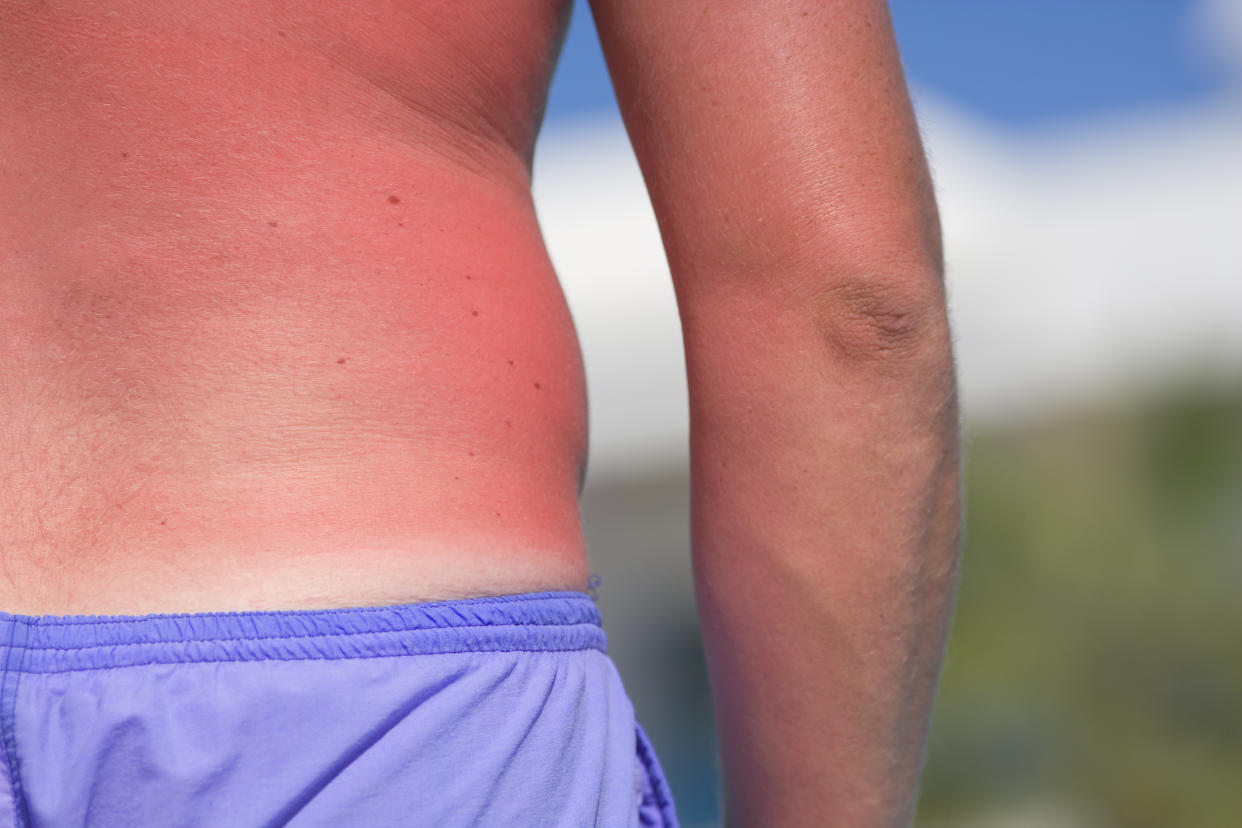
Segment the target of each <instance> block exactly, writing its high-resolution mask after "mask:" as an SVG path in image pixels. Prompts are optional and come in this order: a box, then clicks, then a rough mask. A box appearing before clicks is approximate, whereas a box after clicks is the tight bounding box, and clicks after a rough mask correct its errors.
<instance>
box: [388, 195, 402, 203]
mask: <svg viewBox="0 0 1242 828" xmlns="http://www.w3.org/2000/svg"><path fill="white" fill-rule="evenodd" d="M388 203H389V204H400V203H401V199H399V198H397V197H396V196H395V195H390V196H389V197H388Z"/></svg>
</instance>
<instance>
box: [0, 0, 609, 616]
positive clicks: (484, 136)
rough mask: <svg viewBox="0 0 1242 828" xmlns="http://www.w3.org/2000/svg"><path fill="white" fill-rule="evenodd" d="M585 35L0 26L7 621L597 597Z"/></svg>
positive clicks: (432, 24) (402, 16)
mask: <svg viewBox="0 0 1242 828" xmlns="http://www.w3.org/2000/svg"><path fill="white" fill-rule="evenodd" d="M49 6H50V8H49ZM568 14H569V5H568V3H562V2H508V1H506V2H457V1H455V2H444V3H438V4H428V3H418V4H410V3H405V2H398V0H388V1H381V0H368V2H360V3H350V4H333V3H319V4H311V5H309V6H307V5H305V4H295V3H283V2H257V3H246V4H237V3H233V2H227V3H225V2H202V0H196V2H194V3H181V2H169V0H133V1H132V2H123V3H122V2H109V3H98V2H93V1H92V2H85V0H84V2H72V3H65V2H61V3H52V4H32V3H25V2H13V0H0V17H3V19H4V20H5V25H4V26H3V27H0V70H2V71H0V113H2V117H0V159H2V165H0V354H3V355H4V356H3V359H4V365H3V375H2V376H3V379H2V381H0V610H4V611H8V612H20V613H55V614H62V613H76V612H86V613H141V612H184V611H202V610H242V609H279V608H301V607H331V606H365V605H374V604H391V603H401V602H406V601H414V600H430V599H437V598H452V597H461V596H467V595H486V594H500V593H507V592H522V591H532V590H539V589H575V590H580V591H584V590H585V589H586V581H587V564H586V555H585V544H584V541H583V537H582V529H581V525H580V523H579V517H578V504H577V495H578V491H579V486H580V483H581V479H582V473H583V469H584V464H585V458H586V446H587V436H586V389H585V380H584V375H583V369H582V362H581V356H580V353H579V350H578V344H577V339H576V336H575V332H574V327H573V322H572V320H571V318H570V315H569V312H568V308H567V306H566V304H565V301H564V297H563V295H562V294H561V291H560V287H559V285H558V283H557V280H556V274H555V272H554V271H553V269H552V266H551V264H550V262H549V260H548V257H547V252H546V250H545V248H544V245H543V242H542V238H541V236H540V232H539V227H538V224H537V223H536V219H535V213H534V208H533V205H532V202H531V198H530V192H529V174H530V159H531V155H532V153H533V147H534V141H535V136H536V134H537V132H538V126H539V122H540V120H541V118H542V111H543V104H544V100H545V97H546V92H547V85H548V82H549V81H550V77H551V70H552V67H553V65H554V60H555V55H556V52H557V50H558V49H559V45H560V41H561V38H562V37H563V35H564V30H565V26H566V25H567V23H568Z"/></svg>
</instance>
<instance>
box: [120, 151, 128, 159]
mask: <svg viewBox="0 0 1242 828" xmlns="http://www.w3.org/2000/svg"><path fill="white" fill-rule="evenodd" d="M121 157H122V158H129V153H128V152H123V153H121Z"/></svg>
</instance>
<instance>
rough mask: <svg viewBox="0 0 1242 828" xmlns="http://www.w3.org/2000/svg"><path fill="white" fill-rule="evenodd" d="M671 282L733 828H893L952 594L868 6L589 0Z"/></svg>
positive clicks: (936, 335)
mask: <svg viewBox="0 0 1242 828" xmlns="http://www.w3.org/2000/svg"><path fill="white" fill-rule="evenodd" d="M592 9H593V12H594V15H595V18H596V24H597V26H598V29H599V32H600V38H601V41H602V43H603V47H604V52H605V56H606V58H607V61H608V65H609V69H610V72H611V74H612V78H613V83H614V86H615V88H616V90H617V96H618V100H619V102H620V105H621V110H622V114H623V116H624V118H625V123H626V127H627V129H628V131H629V134H630V138H631V141H632V142H633V145H634V148H635V152H636V154H637V156H638V160H639V163H640V165H641V167H642V170H643V175H644V178H645V180H646V182H647V187H648V190H649V192H650V195H651V198H652V202H653V205H654V207H655V210H656V215H657V218H658V221H659V225H660V230H661V235H662V237H663V240H664V246H665V251H666V253H667V256H668V260H669V265H670V268H671V270H672V275H673V280H674V288H675V291H676V295H677V302H678V309H679V314H680V317H681V323H682V331H683V336H684V343H685V353H686V366H687V374H688V381H689V390H690V425H691V446H690V448H691V479H692V482H691V511H692V515H691V517H692V546H693V564H694V579H695V590H696V599H697V603H698V612H699V618H700V622H701V626H702V632H703V640H704V646H705V650H706V655H707V661H708V670H709V677H710V681H711V690H712V697H713V703H714V706H715V715H716V722H717V730H718V735H719V742H720V750H721V756H722V760H723V768H724V781H725V791H726V801H725V811H726V819H727V824H728V825H729V826H730V827H731V828H734V827H737V828H741V827H742V826H766V825H772V826H801V825H806V826H825V825H840V826H891V825H904V824H908V823H909V822H910V820H911V819H912V817H913V810H914V806H915V801H916V798H917V792H918V777H919V772H920V768H921V765H922V761H923V755H924V749H925V743H926V735H927V725H928V720H929V716H930V709H931V705H932V700H933V698H934V693H935V684H936V678H937V675H938V672H939V667H940V663H941V659H942V653H943V646H944V641H945V637H946V635H947V629H948V623H949V616H950V612H951V606H952V601H953V593H954V586H955V583H956V573H957V562H958V555H959V533H960V525H961V493H960V485H961V483H960V481H961V474H960V449H959V420H958V407H957V396H956V384H955V378H954V366H953V356H952V347H951V341H950V336H949V327H948V318H947V312H946V308H945V295H944V284H943V264H942V255H941V249H940V237H939V226H938V221H937V216H936V208H935V201H934V197H933V194H932V188H931V183H930V179H929V176H928V173H927V167H926V163H925V161H924V158H923V153H922V149H921V145H920V141H919V136H918V131H917V127H916V125H915V122H914V116H913V112H912V110H911V107H910V102H909V98H908V95H907V92H906V88H905V84H904V80H903V78H902V75H901V68H900V63H899V61H898V58H897V52H896V46H895V42H894V38H893V34H892V28H891V24H890V22H889V18H888V11H887V8H886V5H885V3H884V2H883V0H833V1H832V2H782V3H747V2H741V0H731V1H730V2H720V1H719V0H715V2H713V0H627V1H626V2H622V0H592Z"/></svg>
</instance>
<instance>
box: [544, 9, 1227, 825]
mask: <svg viewBox="0 0 1242 828" xmlns="http://www.w3.org/2000/svg"><path fill="white" fill-rule="evenodd" d="M892 13H893V17H894V22H895V25H896V29H897V34H898V40H899V42H900V46H901V48H902V52H903V59H904V61H905V66H906V73H907V77H908V80H909V82H910V85H911V89H912V93H913V96H914V99H915V106H916V109H917V110H918V113H919V116H920V121H921V125H922V128H923V131H924V135H925V141H926V145H927V151H928V155H929V158H930V162H931V167H932V172H933V175H934V177H935V179H936V183H937V190H938V194H939V198H940V205H941V210H942V215H943V223H944V232H945V240H946V250H947V261H948V277H947V278H948V296H949V312H950V316H951V318H952V322H953V325H954V328H955V332H954V333H955V343H956V356H957V362H958V370H959V379H960V387H961V394H962V404H963V412H964V418H965V429H966V431H965V434H966V447H965V448H966V452H965V454H966V470H967V483H966V487H967V489H966V491H967V505H966V513H967V527H966V540H965V551H964V560H963V568H962V581H961V587H960V592H959V596H958V603H957V610H956V615H955V618H954V622H953V628H952V633H951V636H950V640H949V646H948V651H947V656H946V661H945V667H944V672H943V674H942V679H941V684H940V691H939V695H938V698H937V703H936V708H935V713H934V718H933V723H932V734H931V739H930V746H929V751H928V758H927V764H926V768H925V773H924V778H923V788H922V798H921V802H920V809H919V817H918V822H917V825H918V826H920V828H939V827H940V826H965V827H966V828H970V827H971V826H996V827H997V828H1019V826H1020V827H1021V828H1041V827H1043V826H1046V827H1047V828H1054V827H1055V828H1061V827H1062V826H1064V827H1065V828H1089V827H1090V828H1094V827H1095V826H1124V827H1126V828H1128V827H1129V826H1138V827H1143V826H1152V828H1155V827H1156V826H1160V828H1168V826H1195V827H1196V828H1212V827H1213V826H1230V828H1234V826H1238V825H1242V609H1240V607H1242V242H1240V240H1239V237H1240V235H1242V234H1240V232H1239V231H1240V230H1242V0H1004V2H997V0H937V2H929V0H894V2H893V3H892ZM687 37H692V33H689V32H688V33H687ZM824 48H825V49H830V48H832V44H831V43H825V44H824ZM534 191H535V198H536V205H537V208H538V210H539V214H540V219H541V221H542V224H543V228H544V233H545V236H546V239H547V243H548V247H549V250H550V252H551V254H552V259H553V262H554V263H555V265H556V267H557V270H558V273H559V274H560V277H561V280H562V284H563V285H564V288H565V292H566V295H567V297H568V299H569V302H570V306H571V309H572V311H573V314H574V318H575V322H576V324H577V327H578V332H579V336H580V338H581V341H582V347H583V351H584V355H585V358H586V365H587V379H588V384H589V391H590V400H591V408H590V416H591V455H590V470H589V475H588V482H587V486H586V489H585V491H584V494H583V500H582V508H583V516H584V520H585V522H586V527H587V540H588V548H589V551H590V556H591V561H592V566H593V569H594V571H595V573H596V574H597V575H598V576H599V577H600V579H601V583H600V586H599V589H598V602H599V606H600V608H601V611H602V612H603V615H604V621H605V628H606V630H607V631H608V634H609V638H610V652H611V653H612V656H613V658H614V660H615V661H616V662H617V664H618V667H619V668H620V670H621V673H622V676H623V677H624V678H625V681H626V683H627V686H628V687H629V690H630V693H631V697H632V698H633V700H634V703H635V707H636V709H637V711H638V715H639V718H640V720H641V721H642V722H643V723H644V725H645V727H646V728H647V730H648V732H649V733H650V735H651V737H652V740H653V741H654V743H655V745H656V748H657V751H658V752H659V754H660V757H661V760H662V761H663V763H664V767H665V770H666V771H667V773H668V775H669V777H670V779H671V783H672V786H673V791H674V795H675V797H676V799H677V803H678V808H679V811H680V814H681V816H682V819H683V820H684V821H685V823H686V824H687V825H688V826H713V825H717V824H718V822H719V812H720V808H719V799H720V790H719V774H718V767H717V762H716V757H715V745H714V741H713V732H712V719H711V708H710V699H709V696H708V688H707V680H706V677H705V673H704V666H703V660H702V655H701V651H700V644H699V638H698V630H697V626H696V620H695V614H694V603H693V593H692V588H691V580H690V566H689V474H688V444H687V435H688V412H687V403H686V388H685V378H684V362H683V355H682V350H681V339H680V331H679V327H678V319H677V310H676V305H675V302H674V296H673V290H672V284H671V282H670V280H669V275H668V268H667V264H666V262H665V259H664V255H663V251H662V248H661V246H660V239H659V234H658V231H657V229H656V223H655V219H654V216H653V214H652V212H651V208H650V205H649V203H648V200H647V196H646V191H645V189H644V186H643V182H642V178H641V176H640V174H639V170H638V166H637V163H636V161H635V160H634V156H633V153H632V151H631V149H630V146H629V144H628V141H627V139H626V136H625V131H624V128H623V126H622V124H621V120H620V117H619V115H618V113H617V109H616V103H615V99H614V97H613V94H612V90H611V87H610V85H609V82H608V76H607V70H606V69H605V67H604V62H603V59H602V57H601V55H600V51H599V45H598V41H597V39H596V35H595V31H594V24H593V21H592V19H591V15H590V12H589V9H588V8H587V7H586V5H585V3H583V2H577V5H576V7H575V12H574V19H573V23H572V26H571V29H570V33H569V36H568V40H567V42H566V45H565V48H564V52H563V55H562V59H561V64H560V68H559V70H558V74H557V77H556V81H555V83H554V85H553V88H552V96H551V100H550V103H549V109H548V115H547V120H546V122H545V126H544V132H543V134H542V136H541V140H540V144H539V150H538V152H537V155H536V162H535V175H534Z"/></svg>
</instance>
